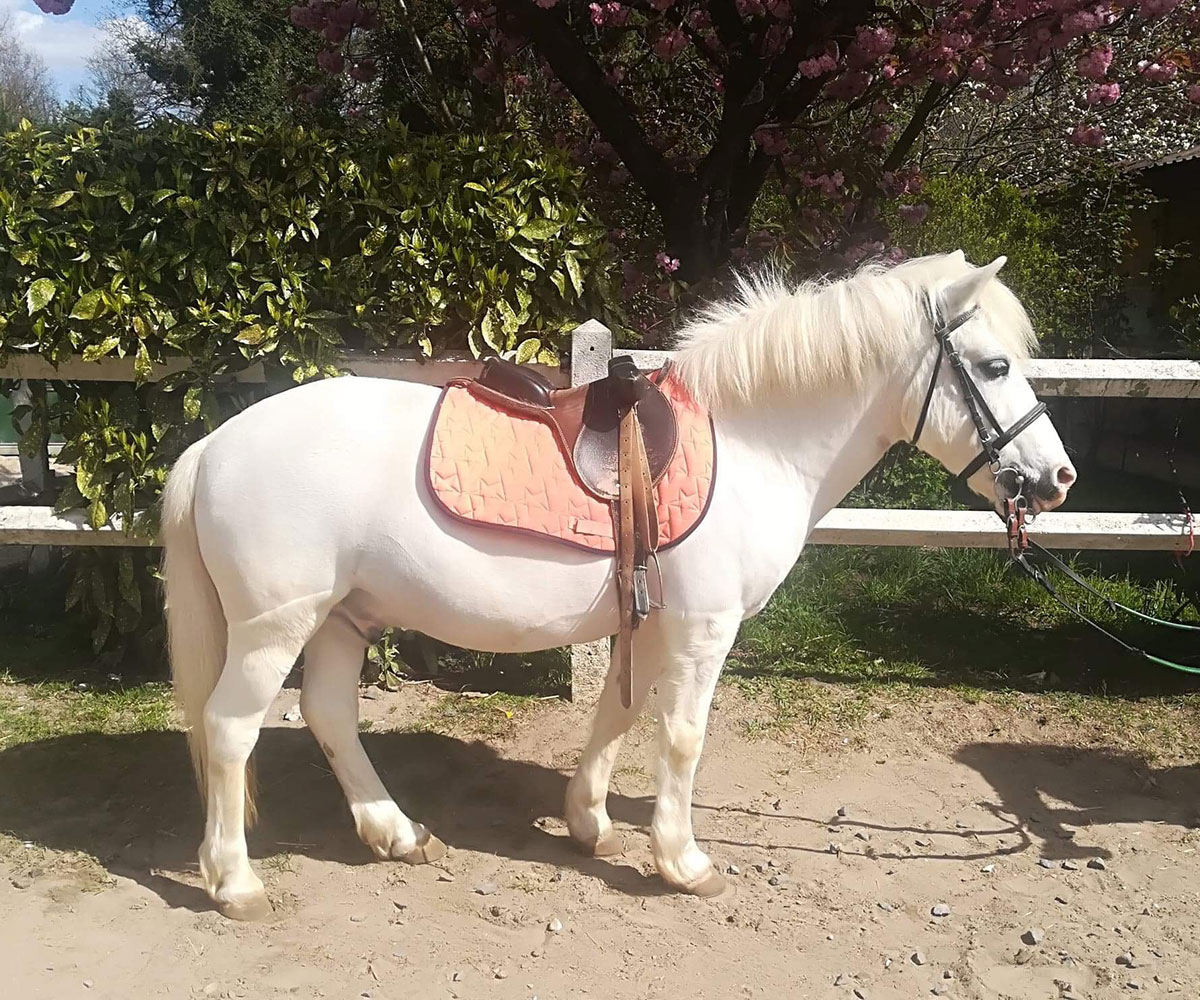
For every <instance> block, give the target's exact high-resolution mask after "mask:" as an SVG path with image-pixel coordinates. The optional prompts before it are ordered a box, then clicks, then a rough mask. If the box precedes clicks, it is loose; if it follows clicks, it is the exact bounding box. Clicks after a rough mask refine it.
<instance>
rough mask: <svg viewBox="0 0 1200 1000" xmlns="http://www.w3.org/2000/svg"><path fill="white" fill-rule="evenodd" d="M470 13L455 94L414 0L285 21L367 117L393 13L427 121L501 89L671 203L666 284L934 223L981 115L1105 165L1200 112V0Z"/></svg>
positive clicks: (993, 126) (734, 3)
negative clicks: (308, 39)
mask: <svg viewBox="0 0 1200 1000" xmlns="http://www.w3.org/2000/svg"><path fill="white" fill-rule="evenodd" d="M37 2H38V3H39V4H40V5H41V6H42V7H43V9H46V10H53V11H55V12H62V11H64V10H65V9H67V8H69V6H70V4H71V2H72V0H37ZM453 3H454V4H455V6H454V8H453V11H452V13H451V15H450V17H449V18H443V19H442V20H443V21H444V22H445V27H444V29H438V30H439V32H440V33H439V37H438V38H437V39H436V40H435V41H436V44H437V45H439V46H444V45H445V44H447V42H446V39H447V38H454V39H456V40H457V41H458V44H459V45H460V46H461V49H462V51H463V52H465V58H466V59H467V60H468V61H469V66H470V70H471V72H470V78H469V79H468V80H467V81H466V85H464V86H463V87H460V88H458V89H455V87H454V85H453V84H452V83H450V82H447V81H446V80H444V79H443V78H442V77H441V75H440V74H439V73H438V72H436V71H435V70H434V69H433V67H432V66H431V64H430V58H429V56H428V55H427V49H428V48H429V46H428V45H426V41H428V39H423V38H422V37H421V32H420V30H418V27H417V25H418V22H420V23H423V24H425V25H428V24H429V23H430V19H429V18H424V19H423V20H422V19H419V18H418V17H416V14H417V13H419V10H418V8H417V7H416V0H414V7H413V9H410V7H409V6H408V4H406V2H405V0H380V6H379V7H375V6H372V5H369V3H368V0H304V2H303V3H298V4H297V5H296V6H293V7H292V8H291V9H290V15H289V16H290V20H291V22H292V23H293V24H294V25H296V26H298V27H300V28H303V29H306V30H309V31H312V32H314V33H316V34H317V35H319V36H320V38H321V40H322V45H323V48H322V51H321V53H320V55H319V56H318V63H319V66H320V68H321V70H322V71H323V72H324V73H327V74H330V75H332V76H337V77H339V78H341V79H342V81H343V82H347V81H348V82H349V83H351V84H354V85H356V86H357V87H358V90H359V93H360V94H361V103H360V104H359V105H356V106H351V107H350V108H349V109H348V111H349V113H351V114H363V113H370V110H369V109H370V93H371V87H372V85H373V79H374V77H375V74H376V71H377V66H378V64H379V62H380V60H382V59H385V58H387V57H388V53H386V52H383V51H380V50H378V49H377V48H376V47H375V46H374V45H373V40H374V39H375V38H376V37H377V36H379V37H382V36H383V34H384V33H383V32H380V31H379V30H378V29H379V27H380V24H381V19H384V18H386V19H388V20H389V21H398V22H399V23H400V24H402V25H404V26H405V29H406V31H407V34H408V37H409V39H410V43H411V44H410V45H409V46H408V47H407V50H406V59H407V60H408V62H409V63H411V75H412V78H413V80H414V84H413V85H414V88H418V87H419V88H420V89H422V90H423V91H427V93H428V94H429V95H430V97H429V100H430V103H431V104H432V105H433V106H432V107H431V109H430V113H431V117H432V118H433V119H437V120H440V121H441V122H442V123H443V127H446V128H453V127H457V126H456V125H455V120H456V118H465V117H469V116H467V115H465V113H464V111H463V108H464V106H465V105H466V104H470V103H471V102H472V101H478V100H479V99H480V98H479V95H480V94H481V93H486V94H487V95H489V96H488V98H487V99H488V101H490V104H489V105H488V106H489V107H492V108H499V109H500V114H501V116H502V121H503V122H504V124H506V125H507V126H508V127H518V128H533V129H537V130H539V131H541V132H542V134H543V135H544V136H545V138H546V139H548V140H549V141H552V142H555V143H558V144H560V145H562V146H564V147H565V148H567V149H569V150H571V152H572V155H574V156H575V157H576V159H578V160H579V161H580V162H583V163H585V164H587V166H588V167H589V169H590V170H591V171H592V172H593V174H594V175H595V177H596V178H597V180H598V182H599V183H600V185H601V187H602V189H603V190H606V191H607V195H606V197H607V198H608V200H609V201H610V203H613V204H617V205H619V204H620V203H622V202H628V203H629V204H630V205H632V204H634V203H637V204H641V205H645V206H648V209H649V210H650V211H652V212H653V213H654V216H655V219H656V224H654V225H652V226H650V227H649V230H650V231H653V232H655V233H657V234H658V236H657V240H656V242H657V245H656V246H655V247H652V248H646V249H647V251H648V252H647V254H646V255H645V259H646V260H648V261H654V263H653V264H652V265H650V266H651V268H654V269H656V270H657V275H658V280H660V281H662V280H664V279H665V278H667V277H668V276H670V277H672V278H673V279H683V280H686V281H695V280H696V279H699V278H703V277H706V276H708V275H710V274H711V273H713V271H714V270H715V269H717V268H718V267H719V266H720V265H721V264H723V263H725V262H726V261H727V260H728V259H729V258H730V257H731V255H732V256H734V257H735V258H736V257H737V255H738V254H739V253H742V252H744V248H746V247H747V246H749V247H751V248H754V247H756V246H758V245H760V244H761V245H766V244H767V243H770V242H771V241H772V240H777V239H780V238H784V239H787V240H788V241H790V242H791V243H792V244H794V245H796V246H798V247H799V248H800V249H802V250H803V251H804V252H806V253H808V254H810V255H811V256H812V257H813V258H814V259H829V255H830V254H836V255H838V257H839V258H840V259H847V260H855V259H859V258H861V257H862V256H863V255H865V254H868V253H873V252H875V251H877V250H878V249H879V248H881V247H882V246H883V245H884V241H885V240H886V237H887V233H886V228H885V227H884V224H883V221H882V220H883V219H884V218H885V217H887V215H888V213H886V212H883V211H881V208H882V206H883V205H884V204H885V203H887V202H889V201H898V202H900V203H901V216H900V217H901V218H902V219H904V221H905V222H907V223H914V222H919V221H920V218H921V217H922V214H923V212H924V211H925V209H924V207H923V205H922V203H921V201H920V191H921V186H922V183H923V175H922V171H921V169H920V165H921V160H922V159H923V158H925V157H926V155H927V154H928V153H929V152H930V151H931V150H934V151H936V149H937V148H938V146H939V129H940V128H941V127H942V126H943V125H946V126H947V130H948V133H950V134H953V135H954V136H955V138H956V141H958V142H959V147H960V152H961V149H964V148H968V147H969V146H970V145H971V140H970V133H971V129H972V128H974V127H975V125H973V124H968V125H964V124H963V123H964V122H965V121H967V120H970V121H971V122H974V121H975V120H976V119H978V120H980V121H990V125H989V126H988V128H989V129H990V131H989V133H988V134H989V136H990V137H991V141H992V142H993V143H994V144H995V145H1000V146H1002V145H1003V142H1004V135H1005V129H1006V128H1012V129H1016V128H1019V127H1020V126H1021V125H1022V122H1023V119H1022V118H1021V116H1020V115H1019V114H1008V115H1007V116H1006V115H1005V114H1004V113H1003V109H1006V108H1020V107H1021V106H1022V103H1023V102H1029V101H1037V100H1038V99H1040V98H1043V97H1044V96H1045V95H1047V94H1053V96H1054V102H1053V103H1054V108H1055V109H1056V110H1055V114H1054V115H1051V116H1049V117H1048V118H1047V119H1046V126H1045V127H1046V128H1047V129H1050V130H1052V131H1053V134H1043V135H1041V138H1040V139H1039V140H1038V141H1039V143H1040V144H1041V145H1047V144H1053V145H1056V146H1059V147H1061V148H1064V149H1068V148H1074V149H1076V150H1079V151H1084V152H1087V151H1097V152H1099V153H1103V152H1104V151H1105V150H1106V149H1107V147H1108V145H1109V133H1108V125H1109V123H1110V122H1113V121H1118V120H1120V121H1122V122H1124V124H1123V126H1122V131H1123V133H1124V134H1126V137H1128V135H1133V136H1136V134H1137V131H1138V128H1139V127H1141V126H1145V125H1146V123H1145V122H1142V123H1141V124H1140V125H1139V123H1138V122H1136V121H1134V122H1133V123H1132V125H1131V124H1130V122H1129V121H1127V119H1129V117H1130V116H1129V115H1128V114H1126V113H1125V111H1126V109H1128V108H1131V107H1133V106H1135V105H1136V106H1137V107H1141V108H1150V109H1154V108H1160V107H1162V106H1164V105H1165V104H1170V105H1171V106H1172V107H1173V108H1174V109H1176V110H1175V111H1174V112H1173V114H1174V115H1175V118H1173V119H1172V120H1176V121H1179V122H1181V123H1183V125H1184V126H1185V127H1184V128H1183V129H1181V132H1180V143H1181V144H1182V143H1183V142H1184V141H1186V135H1187V134H1190V133H1188V132H1187V129H1193V126H1192V124H1191V123H1194V121H1195V120H1196V118H1198V117H1200V40H1198V39H1200V0H1099V2H1098V0H956V2H949V0H919V2H904V0H453ZM387 37H389V38H392V39H395V38H396V34H395V32H394V31H393V32H391V33H389V34H388V35H387ZM418 80H419V81H420V82H419V83H418V82H417V81H418ZM1144 94H1152V95H1153V99H1152V100H1149V101H1147V100H1145V99H1144V98H1142V97H1140V96H1139V95H1144ZM301 96H302V97H303V96H304V95H303V92H302V93H301ZM1138 101H1140V102H1141V103H1140V104H1137V102H1138ZM989 109H991V110H989ZM1189 109H1190V110H1189ZM952 112H953V113H954V114H955V115H957V116H958V117H957V118H948V117H947V116H949V115H951V113H952ZM1122 115H1125V117H1124V118H1122ZM1134 117H1136V116H1134ZM475 120H478V114H476V115H475ZM1151 124H1152V123H1151ZM1193 131H1194V129H1193ZM617 214H618V215H619V212H618V213H617ZM617 235H620V234H619V233H618V234H617ZM630 280H631V282H633V283H636V282H638V281H643V282H644V281H645V280H646V278H645V276H638V275H637V274H631V275H630Z"/></svg>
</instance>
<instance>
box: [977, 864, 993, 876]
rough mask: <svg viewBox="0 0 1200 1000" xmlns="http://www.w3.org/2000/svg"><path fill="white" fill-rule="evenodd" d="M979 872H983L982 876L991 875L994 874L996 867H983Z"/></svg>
mask: <svg viewBox="0 0 1200 1000" xmlns="http://www.w3.org/2000/svg"><path fill="white" fill-rule="evenodd" d="M979 870H980V871H981V872H983V874H984V875H991V874H992V872H994V871H995V870H996V866H995V865H984V866H983V867H982V868H980V869H979Z"/></svg>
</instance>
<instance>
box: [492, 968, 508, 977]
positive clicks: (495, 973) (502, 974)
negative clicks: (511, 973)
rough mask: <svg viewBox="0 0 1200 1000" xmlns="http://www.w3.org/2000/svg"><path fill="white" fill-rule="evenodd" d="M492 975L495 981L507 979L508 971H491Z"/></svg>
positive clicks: (499, 969)
mask: <svg viewBox="0 0 1200 1000" xmlns="http://www.w3.org/2000/svg"><path fill="white" fill-rule="evenodd" d="M492 975H493V976H495V977H496V978H497V979H507V978H508V969H504V968H496V969H492Z"/></svg>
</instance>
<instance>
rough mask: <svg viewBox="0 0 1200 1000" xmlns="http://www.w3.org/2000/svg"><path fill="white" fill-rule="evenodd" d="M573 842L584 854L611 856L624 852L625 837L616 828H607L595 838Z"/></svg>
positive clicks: (599, 856) (596, 856)
mask: <svg viewBox="0 0 1200 1000" xmlns="http://www.w3.org/2000/svg"><path fill="white" fill-rule="evenodd" d="M575 843H576V844H578V845H579V849H580V850H581V851H582V852H583V853H584V854H587V855H589V856H590V857H593V858H611V857H615V856H616V855H618V854H624V853H625V838H624V837H622V836H621V835H620V834H619V833H617V831H616V830H609V831H608V833H606V834H605V835H604V836H603V837H597V838H596V839H595V840H577V841H575Z"/></svg>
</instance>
